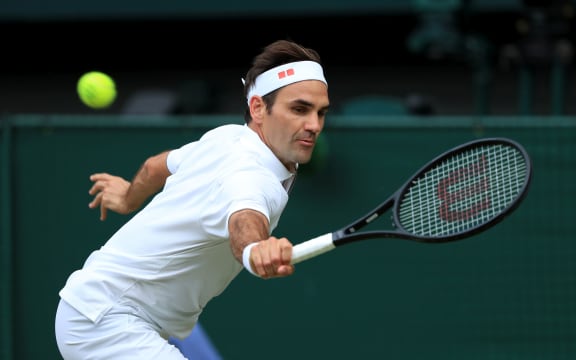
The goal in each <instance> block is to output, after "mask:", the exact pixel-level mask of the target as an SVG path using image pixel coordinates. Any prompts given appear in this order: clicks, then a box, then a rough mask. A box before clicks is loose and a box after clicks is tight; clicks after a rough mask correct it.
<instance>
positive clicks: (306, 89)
mask: <svg viewBox="0 0 576 360" xmlns="http://www.w3.org/2000/svg"><path fill="white" fill-rule="evenodd" d="M276 100H277V101H278V100H281V101H295V100H305V101H308V102H310V103H314V104H317V105H319V106H327V105H328V86H327V85H326V84H325V83H323V82H322V81H319V80H304V81H299V82H296V83H293V84H290V85H286V86H284V87H282V88H280V89H279V91H278V95H277V96H276Z"/></svg>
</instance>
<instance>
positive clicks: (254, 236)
mask: <svg viewBox="0 0 576 360" xmlns="http://www.w3.org/2000/svg"><path fill="white" fill-rule="evenodd" d="M228 226H229V232H230V246H231V247H232V253H233V254H234V257H235V258H236V260H238V261H239V262H240V263H242V252H243V250H244V247H246V246H247V245H248V244H250V243H253V242H256V241H261V240H265V239H267V238H268V237H269V234H268V219H266V217H265V216H264V215H263V214H261V213H259V212H257V211H255V210H241V211H238V212H236V213H234V214H232V216H231V217H230V222H229V225H228Z"/></svg>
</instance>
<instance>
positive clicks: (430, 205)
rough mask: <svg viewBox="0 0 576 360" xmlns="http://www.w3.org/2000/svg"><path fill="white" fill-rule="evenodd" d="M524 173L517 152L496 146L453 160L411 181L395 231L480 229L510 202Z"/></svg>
mask: <svg viewBox="0 0 576 360" xmlns="http://www.w3.org/2000/svg"><path fill="white" fill-rule="evenodd" d="M527 171H528V165H527V163H526V160H525V158H524V156H523V155H522V153H521V152H519V151H518V150H517V149H516V148H514V147H511V146H505V145H502V144H492V145H485V146H481V147H477V148H471V149H469V150H467V151H465V152H461V153H458V154H456V155H453V156H452V157H449V158H447V159H445V160H443V161H442V162H440V163H439V164H437V165H436V166H434V167H432V168H431V169H430V170H428V171H426V172H425V173H423V174H422V175H421V176H420V177H418V178H416V179H415V180H414V181H413V182H412V183H411V185H410V186H409V188H408V189H407V190H406V191H405V193H404V195H403V197H402V198H401V200H400V201H401V202H400V206H399V213H398V218H399V222H400V226H401V227H402V228H404V229H405V230H406V231H408V232H410V233H412V234H415V235H418V236H424V237H440V236H448V235H453V234H457V233H461V232H466V231H469V230H470V229H472V228H475V227H478V226H481V225H483V224H485V223H487V222H489V221H491V220H492V219H494V218H495V217H497V216H498V215H499V214H500V213H501V212H503V211H504V210H505V209H507V208H508V207H509V206H510V205H511V204H512V203H514V201H515V200H516V199H517V197H518V196H519V194H520V193H521V191H522V188H523V187H524V185H525V184H524V183H525V179H526V173H527Z"/></svg>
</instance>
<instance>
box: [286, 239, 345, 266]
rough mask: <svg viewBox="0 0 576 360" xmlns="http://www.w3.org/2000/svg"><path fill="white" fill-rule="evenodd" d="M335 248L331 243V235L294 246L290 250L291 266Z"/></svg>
mask: <svg viewBox="0 0 576 360" xmlns="http://www.w3.org/2000/svg"><path fill="white" fill-rule="evenodd" d="M335 247H336V246H335V245H334V242H332V233H328V234H324V235H320V236H318V237H316V238H314V239H310V240H308V241H305V242H303V243H300V244H297V245H294V247H293V248H292V264H297V263H299V262H301V261H304V260H308V259H310V258H313V257H315V256H318V255H320V254H324V253H325V252H327V251H330V250H332V249H334V248H335Z"/></svg>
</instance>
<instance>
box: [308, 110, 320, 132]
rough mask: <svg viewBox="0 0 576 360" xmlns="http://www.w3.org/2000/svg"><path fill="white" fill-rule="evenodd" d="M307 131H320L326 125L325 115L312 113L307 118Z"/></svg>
mask: <svg viewBox="0 0 576 360" xmlns="http://www.w3.org/2000/svg"><path fill="white" fill-rule="evenodd" d="M304 126H305V127H304V128H305V130H306V131H310V132H312V133H314V134H318V133H320V131H322V128H323V127H324V117H323V116H320V115H318V114H316V113H312V114H311V115H310V117H309V118H308V119H307V120H306V123H305V125H304Z"/></svg>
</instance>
